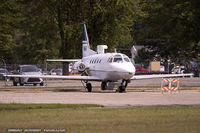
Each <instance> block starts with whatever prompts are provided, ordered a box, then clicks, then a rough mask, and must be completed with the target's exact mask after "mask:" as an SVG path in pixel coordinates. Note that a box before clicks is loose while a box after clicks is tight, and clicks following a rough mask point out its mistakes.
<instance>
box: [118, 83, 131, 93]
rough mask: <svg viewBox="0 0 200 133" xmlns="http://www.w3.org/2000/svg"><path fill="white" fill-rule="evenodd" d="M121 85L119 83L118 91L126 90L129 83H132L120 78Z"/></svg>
mask: <svg viewBox="0 0 200 133" xmlns="http://www.w3.org/2000/svg"><path fill="white" fill-rule="evenodd" d="M118 83H119V85H118V92H119V93H122V92H126V87H127V85H128V83H130V81H129V80H120V81H118Z"/></svg>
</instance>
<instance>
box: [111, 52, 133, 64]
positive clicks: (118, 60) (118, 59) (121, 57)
mask: <svg viewBox="0 0 200 133" xmlns="http://www.w3.org/2000/svg"><path fill="white" fill-rule="evenodd" d="M108 62H110V63H112V62H116V63H123V62H130V59H129V58H128V56H126V55H123V54H122V55H119V54H118V55H114V56H111V57H110V58H109V59H108Z"/></svg>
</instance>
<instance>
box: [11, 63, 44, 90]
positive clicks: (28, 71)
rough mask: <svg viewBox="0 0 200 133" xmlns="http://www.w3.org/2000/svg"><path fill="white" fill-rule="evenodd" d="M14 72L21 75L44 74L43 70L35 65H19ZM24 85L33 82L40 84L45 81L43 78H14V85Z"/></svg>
mask: <svg viewBox="0 0 200 133" xmlns="http://www.w3.org/2000/svg"><path fill="white" fill-rule="evenodd" d="M13 74H19V75H42V73H41V71H40V70H39V69H38V67H37V66H35V65H19V66H18V68H17V70H16V71H13ZM18 83H19V84H20V85H21V86H23V85H24V84H33V85H37V84H40V86H43V85H44V81H43V79H41V78H13V85H14V86H17V84H18Z"/></svg>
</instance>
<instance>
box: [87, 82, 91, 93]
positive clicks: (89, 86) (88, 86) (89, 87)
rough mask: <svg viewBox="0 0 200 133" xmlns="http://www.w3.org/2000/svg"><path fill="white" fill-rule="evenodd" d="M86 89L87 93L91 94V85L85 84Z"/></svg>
mask: <svg viewBox="0 0 200 133" xmlns="http://www.w3.org/2000/svg"><path fill="white" fill-rule="evenodd" d="M86 89H87V90H88V92H92V84H91V83H86Z"/></svg>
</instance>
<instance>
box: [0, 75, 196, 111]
mask: <svg viewBox="0 0 200 133" xmlns="http://www.w3.org/2000/svg"><path fill="white" fill-rule="evenodd" d="M0 83H1V85H0V103H43V104H46V103H61V104H100V105H104V106H106V107H129V106H163V105H164V106H171V105H200V89H199V88H200V78H184V79H181V86H182V87H181V88H180V90H179V91H177V92H171V93H170V92H164V93H162V92H161V91H160V79H152V80H143V81H142V80H139V81H132V83H131V84H130V85H129V88H128V90H127V93H116V92H115V91H101V90H100V89H99V85H100V83H94V84H93V86H94V92H92V93H88V92H87V91H86V90H84V89H83V87H82V86H81V85H82V84H81V83H80V82H79V81H66V80H52V81H48V82H47V87H39V86H37V87H35V86H23V87H21V86H17V87H13V86H12V85H11V83H8V86H7V87H3V86H4V82H2V81H1V82H0Z"/></svg>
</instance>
